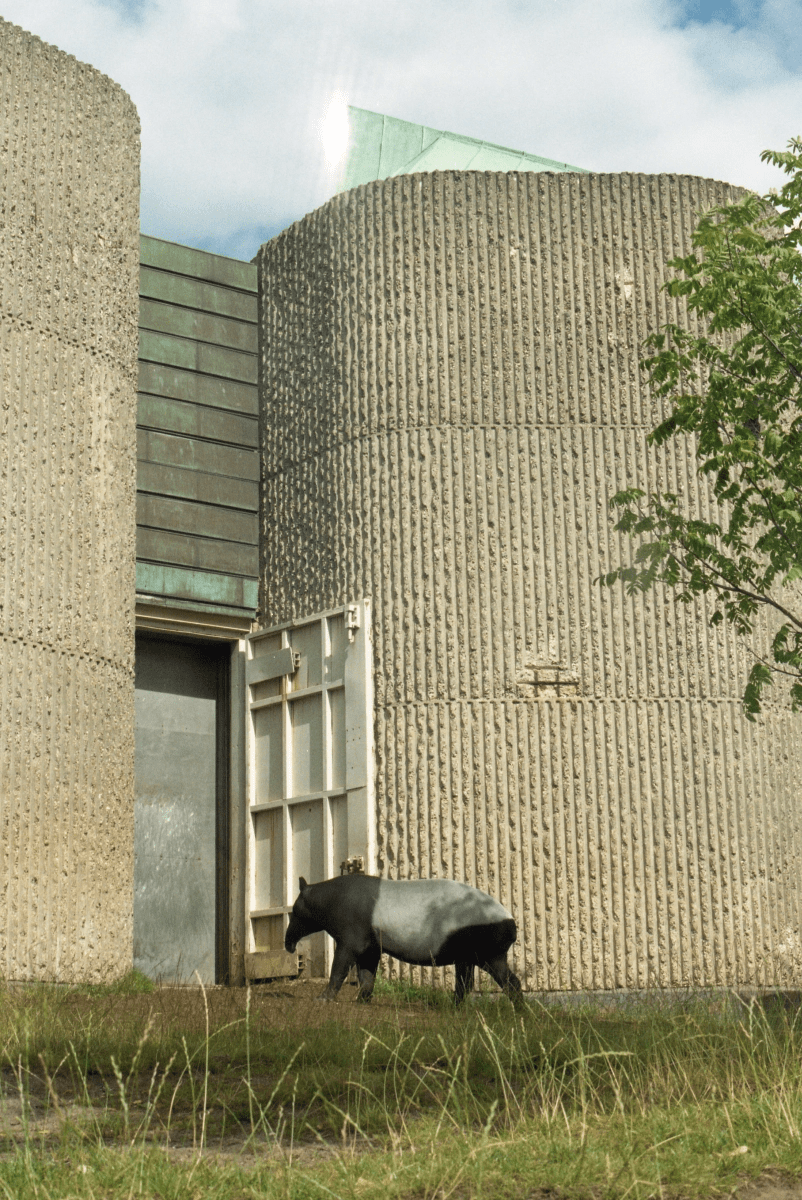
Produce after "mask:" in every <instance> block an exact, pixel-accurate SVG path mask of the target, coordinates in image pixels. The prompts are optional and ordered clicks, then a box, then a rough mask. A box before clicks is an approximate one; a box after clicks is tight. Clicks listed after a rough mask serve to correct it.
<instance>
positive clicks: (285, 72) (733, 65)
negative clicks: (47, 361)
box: [4, 0, 802, 257]
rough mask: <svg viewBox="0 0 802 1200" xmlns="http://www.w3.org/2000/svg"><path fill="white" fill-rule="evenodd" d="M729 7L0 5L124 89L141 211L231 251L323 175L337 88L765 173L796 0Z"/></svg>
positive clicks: (567, 154) (632, 160)
mask: <svg viewBox="0 0 802 1200" xmlns="http://www.w3.org/2000/svg"><path fill="white" fill-rule="evenodd" d="M733 11H735V10H734V9H733ZM741 11H742V12H743V13H746V14H747V16H748V19H749V23H748V24H746V25H742V26H741V27H738V25H737V22H732V23H724V22H722V21H715V20H714V21H706V22H700V21H695V20H693V19H690V20H689V17H692V15H693V14H692V6H690V4H689V0H404V3H398V2H397V3H395V4H392V5H391V4H384V5H376V4H375V3H373V2H372V0H371V2H368V0H336V2H334V0H294V2H293V3H292V4H287V3H286V0H71V2H70V4H69V5H67V4H65V3H64V2H63V0H6V2H5V6H4V16H5V18H6V19H8V20H11V21H14V22H15V23H17V24H20V25H22V26H23V27H24V28H26V29H30V30H31V31H32V32H34V33H37V34H38V35H39V36H40V37H42V38H44V39H45V40H46V41H49V42H54V43H55V44H56V45H58V46H60V47H61V48H62V49H64V50H67V51H68V52H70V53H72V54H75V55H76V56H77V57H78V58H81V59H83V60H85V61H87V62H91V63H92V64H93V65H94V66H96V67H98V68H99V69H100V70H102V71H104V72H106V73H107V74H108V75H110V76H111V77H112V78H113V79H116V80H117V81H118V82H119V83H121V84H122V86H123V87H124V88H125V89H126V90H127V91H128V92H129V93H130V94H131V96H132V97H133V99H134V101H135V103H136V104H137V107H138V108H139V112H140V117H141V119H142V140H143V160H142V227H143V229H145V230H146V231H147V232H151V233H156V234H159V235H161V236H164V237H169V238H173V239H174V240H177V241H183V242H187V243H189V244H194V245H207V246H209V247H210V248H218V249H222V250H224V251H226V252H228V253H234V254H239V255H241V256H243V257H250V256H251V255H252V254H253V253H254V252H255V250H256V248H257V245H258V242H259V240H261V238H262V237H263V236H266V234H267V233H268V232H272V231H274V230H275V229H277V228H280V227H281V226H282V225H283V224H285V223H287V222H288V221H290V220H292V219H294V218H296V217H298V216H300V215H302V214H303V213H304V212H306V211H308V210H309V209H311V208H313V207H315V206H316V205H317V204H319V203H321V202H322V201H323V200H325V199H326V197H327V195H328V194H330V190H331V172H330V170H329V168H328V166H327V162H326V158H325V154H324V148H323V145H322V143H321V139H320V125H321V122H322V120H323V117H324V115H325V112H326V110H327V106H328V105H329V103H330V101H331V97H332V95H333V94H334V93H337V92H339V93H342V94H343V95H344V96H346V97H347V99H348V101H349V103H352V104H357V105H360V106H361V107H364V108H371V109H374V110H377V111H380V112H387V113H391V114H392V115H394V116H399V117H404V118H406V119H408V120H413V121H421V122H425V123H426V124H428V125H432V126H434V127H436V128H443V129H450V130H453V131H455V132H458V133H466V134H470V135H473V136H477V137H484V138H487V139H488V140H491V141H494V142H499V143H501V144H503V145H510V146H514V147H518V148H519V149H524V150H529V151H531V152H533V153H535V154H543V155H546V156H548V157H552V158H558V159H562V160H564V161H568V162H574V163H576V164H578V165H580V166H586V167H590V168H591V169H593V170H604V171H608V170H609V171H619V170H639V171H672V172H682V173H690V174H699V175H712V176H716V177H718V178H724V179H728V180H730V181H731V182H733V183H742V184H746V185H748V186H751V187H756V188H759V189H761V190H764V189H765V188H767V187H768V186H770V185H771V184H775V183H776V182H777V181H778V176H777V173H776V172H773V171H772V170H771V169H770V168H767V167H765V166H763V165H761V164H760V162H759V153H760V151H761V150H762V149H764V148H765V147H767V146H771V147H775V148H781V147H783V146H784V145H785V143H786V141H787V140H788V138H789V137H791V136H793V135H795V134H798V133H802V73H800V67H799V63H800V62H801V61H802V42H800V38H801V37H802V0H764V3H763V4H762V5H761V6H759V7H758V6H752V7H751V8H750V7H749V6H741ZM750 13H751V16H750V15H749V14H750Z"/></svg>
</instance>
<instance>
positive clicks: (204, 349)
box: [139, 329, 259, 383]
mask: <svg viewBox="0 0 802 1200" xmlns="http://www.w3.org/2000/svg"><path fill="white" fill-rule="evenodd" d="M139 357H140V358H141V359H144V360H145V361H146V362H157V363H164V364H165V365H166V366H170V367H181V369H182V370H184V371H200V372H201V373H202V374H204V375H221V376H224V377H225V378H227V379H238V380H240V381H241V382H243V383H256V382H257V380H258V370H259V361H258V359H257V356H256V355H255V354H245V353H243V352H242V351H240V350H226V349H225V348H224V347H222V346H207V345H206V343H205V342H195V341H192V340H191V339H189V338H182V337H173V336H172V335H171V334H168V333H151V332H150V330H148V329H141V330H140V331H139Z"/></svg>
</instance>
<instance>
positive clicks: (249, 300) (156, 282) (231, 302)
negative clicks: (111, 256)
mask: <svg viewBox="0 0 802 1200" xmlns="http://www.w3.org/2000/svg"><path fill="white" fill-rule="evenodd" d="M139 294H140V296H147V297H148V298H149V299H152V300H165V301H166V302H167V303H168V304H180V305H182V306H183V307H184V308H197V309H200V310H201V311H202V312H208V313H219V315H220V316H223V317H233V318H234V319H235V320H238V321H250V322H255V321H256V319H257V313H258V301H257V297H256V295H255V294H252V293H250V292H238V291H235V290H234V289H233V288H228V287H221V286H220V285H218V284H214V283H206V282H205V281H204V280H203V279H191V278H190V277H189V276H188V275H172V274H171V273H170V272H169V271H156V270H154V269H153V268H152V267H145V266H143V267H141V268H140V271H139Z"/></svg>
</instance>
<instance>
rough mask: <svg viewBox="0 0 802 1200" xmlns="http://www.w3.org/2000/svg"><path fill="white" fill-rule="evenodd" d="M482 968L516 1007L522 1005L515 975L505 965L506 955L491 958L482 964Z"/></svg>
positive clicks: (518, 984) (521, 994)
mask: <svg viewBox="0 0 802 1200" xmlns="http://www.w3.org/2000/svg"><path fill="white" fill-rule="evenodd" d="M484 968H485V970H486V971H487V973H488V975H490V976H491V977H492V978H493V979H495V981H496V983H497V984H498V985H499V987H500V988H501V989H502V991H504V992H506V993H507V995H508V996H509V998H510V1000H512V1002H513V1004H514V1005H516V1007H517V1006H518V1005H519V1004H523V989H522V987H521V981H520V979H519V978H518V976H517V975H513V973H512V971H511V970H510V968H509V965H508V963H507V955H506V954H502V955H501V956H500V957H499V958H492V959H490V960H489V961H488V962H486V963H485V964H484Z"/></svg>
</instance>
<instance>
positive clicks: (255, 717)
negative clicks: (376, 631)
mask: <svg viewBox="0 0 802 1200" xmlns="http://www.w3.org/2000/svg"><path fill="white" fill-rule="evenodd" d="M274 672H280V674H277V675H276V677H274V678H269V679H266V678H265V676H268V675H272V674H273V673H274ZM246 678H247V679H248V680H249V684H248V688H247V691H248V700H247V705H248V714H247V729H248V740H249V747H248V767H249V775H248V800H249V808H250V812H249V816H248V847H249V849H248V879H249V887H248V900H247V906H248V912H247V917H248V926H249V930H250V945H249V953H248V954H246V968H245V969H246V975H248V976H249V977H250V978H263V977H266V976H268V975H281V974H295V972H296V970H297V960H296V957H295V956H294V955H287V954H286V953H285V952H284V949H283V947H284V931H285V929H286V926H287V914H288V913H289V911H290V909H291V907H292V903H293V901H294V899H295V897H296V895H297V892H298V877H299V876H301V875H303V876H304V877H305V878H306V879H307V881H308V882H309V883H316V882H318V881H319V880H321V879H329V878H331V877H332V876H333V875H338V874H339V873H340V869H341V866H342V865H343V864H346V869H354V867H355V866H357V865H359V866H360V867H361V869H363V870H365V871H367V872H369V871H371V870H372V869H373V864H374V816H373V737H372V734H373V694H372V687H371V678H370V605H369V603H368V602H367V601H362V602H360V603H359V604H353V605H348V606H347V607H346V608H344V609H338V610H336V611H334V612H328V613H319V614H317V615H315V616H314V617H309V618H306V619H304V620H296V621H294V622H293V623H292V624H288V625H286V626H284V627H282V628H279V629H273V630H270V631H269V632H266V633H255V634H252V635H251V637H250V638H249V643H248V665H247V670H246ZM348 863H350V867H349V866H348V865H347V864H348ZM305 947H306V949H305V950H304V952H305V953H306V954H307V955H308V958H309V964H310V968H311V972H310V973H311V974H313V975H322V974H325V973H326V972H327V971H328V969H329V967H330V963H331V955H332V943H331V939H330V938H328V937H325V936H324V935H322V934H321V935H320V936H316V937H313V938H311V939H310V940H309V942H308V943H305Z"/></svg>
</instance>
